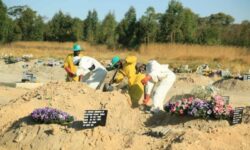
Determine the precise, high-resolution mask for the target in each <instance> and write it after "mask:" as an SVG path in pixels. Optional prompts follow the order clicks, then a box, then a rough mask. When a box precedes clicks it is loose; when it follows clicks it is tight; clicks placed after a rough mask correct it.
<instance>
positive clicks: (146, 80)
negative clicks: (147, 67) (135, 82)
mask: <svg viewBox="0 0 250 150" xmlns="http://www.w3.org/2000/svg"><path fill="white" fill-rule="evenodd" d="M151 79H152V77H151V76H150V75H147V76H146V77H145V78H144V79H142V80H141V83H142V84H143V85H146V84H147V83H148V81H149V80H151Z"/></svg>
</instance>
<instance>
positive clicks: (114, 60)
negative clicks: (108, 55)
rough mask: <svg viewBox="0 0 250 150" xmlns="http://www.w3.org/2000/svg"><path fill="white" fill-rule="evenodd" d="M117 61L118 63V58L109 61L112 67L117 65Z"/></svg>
mask: <svg viewBox="0 0 250 150" xmlns="http://www.w3.org/2000/svg"><path fill="white" fill-rule="evenodd" d="M119 61H120V57H119V56H115V57H113V58H112V60H111V64H112V66H114V65H115V64H117V63H118V62H119Z"/></svg>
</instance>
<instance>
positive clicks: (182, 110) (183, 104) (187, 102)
mask: <svg viewBox="0 0 250 150" xmlns="http://www.w3.org/2000/svg"><path fill="white" fill-rule="evenodd" d="M192 102H193V97H190V98H183V99H182V100H178V101H176V102H171V103H169V104H168V105H166V106H165V110H166V111H168V112H171V113H173V114H178V115H184V114H186V113H187V111H188V109H189V108H190V106H191V105H192Z"/></svg>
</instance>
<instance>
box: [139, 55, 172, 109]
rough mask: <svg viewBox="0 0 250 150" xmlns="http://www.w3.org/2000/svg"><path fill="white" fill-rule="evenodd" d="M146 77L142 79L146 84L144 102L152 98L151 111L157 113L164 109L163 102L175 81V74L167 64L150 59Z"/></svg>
mask: <svg viewBox="0 0 250 150" xmlns="http://www.w3.org/2000/svg"><path fill="white" fill-rule="evenodd" d="M146 74H147V75H146V77H145V78H144V79H142V81H141V82H142V84H143V85H144V86H145V96H144V101H143V102H144V104H147V103H148V102H149V100H150V98H152V101H153V106H152V108H151V111H152V112H153V113H157V112H159V111H160V110H163V103H164V100H165V98H166V96H167V93H168V91H169V90H170V88H171V87H172V85H173V84H174V82H175V79H176V76H175V74H174V73H173V72H172V71H171V70H170V69H169V68H168V65H167V64H159V63H158V62H157V61H156V60H150V61H149V62H148V64H147V65H146Z"/></svg>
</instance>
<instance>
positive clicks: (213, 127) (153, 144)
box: [0, 82, 250, 150]
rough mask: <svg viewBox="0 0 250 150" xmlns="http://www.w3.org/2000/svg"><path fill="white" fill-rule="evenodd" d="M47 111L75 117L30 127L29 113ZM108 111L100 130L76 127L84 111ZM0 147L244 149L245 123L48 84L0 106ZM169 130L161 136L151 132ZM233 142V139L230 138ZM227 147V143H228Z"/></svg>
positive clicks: (79, 86) (249, 137)
mask: <svg viewBox="0 0 250 150" xmlns="http://www.w3.org/2000/svg"><path fill="white" fill-rule="evenodd" d="M46 106H49V107H53V108H57V109H60V110H63V111H65V112H68V113H69V114H71V115H73V116H75V118H76V120H75V122H73V123H72V124H71V125H68V126H62V125H57V124H35V123H34V122H33V121H32V119H31V118H30V117H29V114H30V113H31V112H32V111H33V110H34V109H36V108H41V107H46ZM87 109H106V110H108V117H107V124H106V126H105V127H96V128H94V129H82V128H81V126H82V120H83V113H84V110H87ZM0 122H1V124H0V149H62V150H63V149H106V150H109V149H114V150H116V149H133V150H137V149H143V150H144V149H145V150H150V149H238V148H241V149H249V148H250V143H249V140H250V134H249V133H248V131H249V129H250V125H249V124H242V125H236V126H233V127H231V126H229V124H228V122H227V121H206V120H200V119H193V118H188V117H177V116H172V115H169V114H167V113H160V114H158V115H151V114H146V113H144V112H142V111H140V110H139V109H138V108H135V109H132V108H131V107H130V105H129V97H128V95H126V94H121V93H120V92H110V93H109V92H108V93H103V92H101V91H95V90H92V89H90V88H88V87H87V86H86V85H85V84H82V83H64V82H50V83H48V84H46V85H44V86H42V87H39V88H37V89H34V90H31V91H28V92H26V93H25V94H24V95H22V96H20V97H18V98H16V99H14V100H12V101H11V102H10V103H8V104H6V105H4V106H0ZM157 128H160V130H161V129H170V130H169V132H167V133H166V135H164V136H163V137H160V138H159V137H153V136H149V135H147V134H145V133H147V132H148V131H149V130H153V129H157ZM234 138H236V139H234ZM228 143H230V145H229V144H228Z"/></svg>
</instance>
